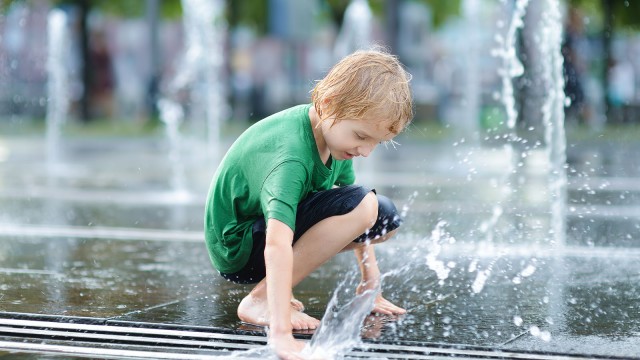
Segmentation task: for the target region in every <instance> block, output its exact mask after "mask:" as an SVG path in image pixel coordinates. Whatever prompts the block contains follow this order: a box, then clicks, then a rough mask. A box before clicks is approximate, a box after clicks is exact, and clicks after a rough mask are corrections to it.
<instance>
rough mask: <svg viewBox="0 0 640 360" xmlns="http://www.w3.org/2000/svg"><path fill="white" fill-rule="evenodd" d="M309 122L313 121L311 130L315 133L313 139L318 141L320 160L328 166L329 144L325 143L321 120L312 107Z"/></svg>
mask: <svg viewBox="0 0 640 360" xmlns="http://www.w3.org/2000/svg"><path fill="white" fill-rule="evenodd" d="M309 120H310V121H311V130H312V131H313V138H314V139H315V141H316V146H317V147H318V154H320V159H322V162H323V163H324V164H327V161H329V155H330V154H331V153H330V152H329V148H328V147H327V143H326V142H325V141H324V135H323V134H322V124H321V120H320V116H319V115H318V113H317V112H316V108H315V107H314V106H311V107H310V108H309Z"/></svg>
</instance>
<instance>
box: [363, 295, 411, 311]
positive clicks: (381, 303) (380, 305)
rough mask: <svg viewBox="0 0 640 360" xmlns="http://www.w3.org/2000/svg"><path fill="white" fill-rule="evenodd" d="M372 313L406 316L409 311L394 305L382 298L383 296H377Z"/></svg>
mask: <svg viewBox="0 0 640 360" xmlns="http://www.w3.org/2000/svg"><path fill="white" fill-rule="evenodd" d="M371 312H372V313H376V314H384V315H402V314H406V313H407V310H405V309H403V308H401V307H399V306H396V305H394V304H393V303H392V302H391V301H389V300H387V299H385V298H383V297H382V294H378V296H376V300H375V303H374V304H373V310H371Z"/></svg>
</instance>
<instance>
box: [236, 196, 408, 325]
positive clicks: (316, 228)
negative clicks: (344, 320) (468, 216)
mask: <svg viewBox="0 0 640 360" xmlns="http://www.w3.org/2000/svg"><path fill="white" fill-rule="evenodd" d="M355 190H356V192H358V191H360V192H362V191H364V193H362V196H363V197H357V195H355V196H356V198H357V199H358V201H359V203H358V204H357V206H355V208H353V209H350V208H349V206H347V209H348V210H350V211H348V212H346V213H344V214H340V215H334V216H329V217H326V218H324V219H321V220H320V221H318V222H317V223H315V224H304V223H301V224H296V230H300V232H303V233H302V235H300V236H299V238H298V239H297V241H296V242H295V244H294V245H293V274H292V275H293V276H292V287H294V286H296V285H297V284H298V283H300V282H301V281H302V280H303V279H304V278H305V277H307V276H308V275H309V274H310V273H311V272H313V271H314V270H316V269H317V268H318V267H320V266H321V265H322V264H323V263H325V262H326V261H328V260H329V259H331V258H332V257H333V256H335V255H336V254H337V253H339V252H341V251H343V250H344V249H345V248H348V247H350V246H352V245H350V244H351V243H352V242H353V241H354V239H356V240H357V241H362V242H364V241H365V240H367V239H366V236H363V234H364V233H365V232H366V231H367V230H368V229H371V228H372V226H373V225H374V223H375V224H376V227H374V230H375V229H376V228H377V227H383V225H382V223H383V221H378V222H376V219H377V217H378V206H379V205H378V198H377V197H376V195H375V193H373V192H369V190H366V189H365V190H363V188H357V189H355ZM329 191H331V190H329ZM327 194H328V195H332V194H330V193H327ZM360 199H361V200H360ZM385 200H386V201H389V200H388V199H385ZM322 203H324V204H327V202H326V201H325V200H321V201H320V203H315V204H311V205H310V206H311V207H321V204H322ZM381 205H382V204H381ZM392 206H393V205H392ZM307 210H308V209H307ZM302 211H303V213H304V212H305V209H302ZM342 211H343V210H340V209H339V210H338V211H337V212H338V213H341V212H342ZM393 211H394V214H395V207H393ZM299 212H300V209H299ZM299 215H300V213H299ZM305 215H308V216H305ZM316 215H317V214H308V213H304V214H303V216H301V218H302V219H303V221H304V220H308V219H309V218H311V219H312V220H311V222H312V223H313V221H315V220H317V218H316V219H313V218H314V217H316ZM321 217H322V215H320V218H321ZM379 220H380V219H379ZM383 220H384V222H385V224H384V226H386V225H387V223H386V222H388V221H390V219H383ZM393 221H396V220H395V219H393ZM378 223H380V226H377V225H379V224H378ZM398 225H399V223H397V224H393V226H392V228H393V229H395V228H396V227H397V226H398ZM309 226H310V227H309ZM296 233H298V231H296ZM392 234H393V231H392V232H389V233H384V231H382V233H381V234H380V235H379V236H378V237H377V238H376V239H372V241H373V242H379V241H382V240H385V239H387V238H388V237H390V235H392ZM371 236H372V237H375V234H371ZM353 246H361V245H353ZM266 296H267V295H266V281H265V280H264V279H263V280H262V281H261V282H260V283H258V284H257V285H256V286H255V287H254V289H253V290H252V291H251V292H250V293H249V295H247V297H245V298H244V299H243V300H242V302H241V303H240V305H239V307H238V316H239V317H240V319H241V320H243V321H246V322H250V323H254V324H260V325H268V312H267V305H268V304H267V301H266ZM291 321H292V325H293V328H294V329H313V328H316V327H317V326H318V325H319V321H318V320H317V319H314V318H312V317H310V316H308V315H306V314H304V313H302V312H299V311H295V309H294V311H292V320H291Z"/></svg>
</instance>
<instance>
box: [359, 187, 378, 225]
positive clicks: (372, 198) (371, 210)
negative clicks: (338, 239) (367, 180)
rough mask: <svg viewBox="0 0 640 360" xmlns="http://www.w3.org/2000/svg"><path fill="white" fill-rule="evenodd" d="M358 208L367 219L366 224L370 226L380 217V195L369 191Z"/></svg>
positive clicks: (364, 218) (363, 217)
mask: <svg viewBox="0 0 640 360" xmlns="http://www.w3.org/2000/svg"><path fill="white" fill-rule="evenodd" d="M356 209H358V211H360V212H362V219H363V220H364V221H365V225H367V226H369V227H370V226H371V225H373V223H375V222H376V219H377V218H378V197H377V196H376V194H375V193H374V192H372V191H369V192H368V193H367V194H366V195H365V196H364V198H362V201H360V204H358V206H357V207H356Z"/></svg>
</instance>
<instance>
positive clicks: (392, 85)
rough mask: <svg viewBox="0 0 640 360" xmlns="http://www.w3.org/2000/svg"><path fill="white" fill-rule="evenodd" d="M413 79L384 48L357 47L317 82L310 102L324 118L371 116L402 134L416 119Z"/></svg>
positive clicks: (360, 117) (395, 132)
mask: <svg viewBox="0 0 640 360" xmlns="http://www.w3.org/2000/svg"><path fill="white" fill-rule="evenodd" d="M410 80H411V75H410V74H409V73H408V72H407V71H405V70H404V67H403V66H402V64H401V63H400V61H398V58H397V57H395V56H393V55H391V54H389V53H388V52H386V51H385V50H383V49H380V48H374V49H372V50H358V51H356V52H354V53H352V54H351V55H348V56H346V57H345V58H343V59H342V60H340V61H339V62H338V63H337V64H336V65H334V66H333V68H331V70H329V73H328V74H327V75H326V76H325V77H324V78H323V79H322V80H319V81H318V82H317V84H316V86H315V87H314V88H313V90H312V91H311V101H312V102H313V105H314V107H315V109H316V112H317V113H318V116H319V117H320V119H321V120H325V119H327V118H328V117H331V116H335V119H336V121H340V120H344V119H350V120H351V119H353V120H360V119H364V118H368V117H371V118H374V119H380V120H382V121H384V122H385V124H386V125H388V129H389V131H390V132H392V133H394V134H399V133H400V132H401V131H402V130H403V129H404V128H405V127H406V126H407V125H408V124H409V122H410V121H411V119H412V118H413V101H412V96H411V89H410V87H409V81H410Z"/></svg>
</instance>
